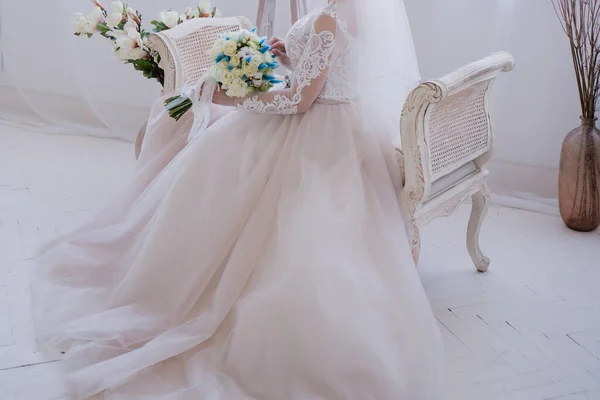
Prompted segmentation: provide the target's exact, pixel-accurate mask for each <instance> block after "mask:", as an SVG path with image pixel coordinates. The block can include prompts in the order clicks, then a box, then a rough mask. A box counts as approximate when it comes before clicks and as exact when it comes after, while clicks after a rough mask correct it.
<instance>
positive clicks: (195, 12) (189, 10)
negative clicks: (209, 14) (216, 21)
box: [183, 7, 200, 19]
mask: <svg viewBox="0 0 600 400" xmlns="http://www.w3.org/2000/svg"><path fill="white" fill-rule="evenodd" d="M183 13H184V14H185V16H186V17H187V19H193V18H200V10H199V9H198V7H186V8H185V10H184V12H183Z"/></svg>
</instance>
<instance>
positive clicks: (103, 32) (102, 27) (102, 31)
mask: <svg viewBox="0 0 600 400" xmlns="http://www.w3.org/2000/svg"><path fill="white" fill-rule="evenodd" d="M110 30H111V29H110V28H109V27H108V25H106V23H104V22H101V23H99V24H98V31H100V34H101V35H104V36H106V34H107V33H108V32H110Z"/></svg>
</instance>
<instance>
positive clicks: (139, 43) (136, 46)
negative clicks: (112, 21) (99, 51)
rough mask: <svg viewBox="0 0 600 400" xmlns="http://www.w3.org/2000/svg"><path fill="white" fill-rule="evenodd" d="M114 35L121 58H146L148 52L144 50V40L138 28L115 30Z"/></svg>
mask: <svg viewBox="0 0 600 400" xmlns="http://www.w3.org/2000/svg"><path fill="white" fill-rule="evenodd" d="M113 35H114V38H115V52H116V54H117V56H118V57H119V58H120V59H121V60H123V61H129V60H139V59H141V58H145V57H146V55H147V54H148V53H146V51H145V50H144V41H143V40H142V36H141V35H140V33H139V32H138V31H137V29H134V28H127V29H126V30H125V31H121V30H115V31H113Z"/></svg>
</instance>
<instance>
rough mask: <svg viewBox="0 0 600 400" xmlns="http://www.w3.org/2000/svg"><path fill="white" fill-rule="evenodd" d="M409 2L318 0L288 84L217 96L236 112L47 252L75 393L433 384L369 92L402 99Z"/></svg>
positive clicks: (413, 277)
mask: <svg viewBox="0 0 600 400" xmlns="http://www.w3.org/2000/svg"><path fill="white" fill-rule="evenodd" d="M402 12H403V5H402V2H401V1H400V0H380V1H378V2H377V5H373V3H372V2H371V0H330V1H329V2H328V4H326V5H324V6H323V7H318V8H315V9H314V10H312V11H311V12H310V13H309V14H308V15H307V16H306V17H305V18H303V19H301V20H300V21H298V23H296V24H295V25H294V26H293V28H292V29H291V30H290V32H289V33H288V35H287V37H286V39H285V47H284V46H283V45H282V43H278V44H277V43H276V44H275V47H276V48H278V49H279V50H280V55H281V61H282V62H287V63H288V65H289V67H290V68H291V69H292V71H293V72H292V79H291V82H292V83H291V87H290V88H287V89H282V90H277V91H272V92H267V93H261V94H258V95H251V96H250V97H248V98H246V99H242V100H240V101H234V100H233V99H231V98H228V97H226V96H225V95H224V94H223V93H221V92H216V93H215V94H214V99H213V101H214V102H215V103H216V104H220V105H224V106H235V107H237V110H233V111H230V112H229V113H227V114H225V115H223V116H222V117H221V118H219V119H217V120H216V121H214V123H213V124H212V125H211V126H210V127H209V128H207V129H206V130H202V131H201V132H191V133H192V134H194V137H195V139H194V140H191V141H190V142H189V143H188V144H187V145H186V146H185V148H184V149H183V150H181V151H180V152H173V153H172V154H171V155H170V156H169V155H164V156H161V157H163V158H162V159H161V160H158V161H157V164H155V165H153V166H152V168H154V169H153V170H152V171H154V172H152V171H150V170H147V169H144V168H142V170H140V172H139V173H138V174H137V175H136V177H135V179H134V181H133V184H132V185H131V186H130V187H129V188H128V189H127V190H126V191H124V192H123V193H121V194H120V195H119V196H117V198H116V199H115V200H114V201H113V202H112V203H111V204H109V205H107V206H106V207H105V208H104V209H103V210H102V211H100V212H99V213H98V214H97V215H96V216H94V217H93V218H92V219H91V220H90V221H89V222H88V223H87V224H85V225H84V226H82V227H81V228H80V229H78V230H77V231H76V232H74V233H73V234H71V235H70V236H68V237H66V238H63V239H61V240H59V241H58V242H56V243H54V244H52V245H51V246H50V247H49V248H48V249H47V250H46V251H45V252H44V253H43V255H42V256H41V258H40V259H39V262H38V265H37V267H36V268H35V270H34V276H33V282H32V296H33V314H34V322H35V326H36V331H37V335H38V339H39V341H40V342H41V343H42V344H43V345H45V346H47V347H49V348H52V349H56V350H58V351H61V352H63V353H65V357H64V360H63V361H62V362H61V364H62V365H64V367H65V368H66V369H67V378H68V383H69V390H70V394H71V395H72V396H73V398H76V399H85V398H89V397H96V396H101V397H102V398H104V399H110V400H136V399H139V400H142V399H144V400H146V399H147V400H150V399H161V400H192V399H194V400H209V399H210V400H309V399H315V400H316V399H321V400H325V399H326V400H429V399H438V398H439V397H438V396H439V391H438V389H439V381H440V380H441V376H440V369H441V358H442V353H443V348H442V344H441V340H440V336H439V332H438V330H437V325H436V321H435V319H434V317H433V315H432V312H431V309H430V307H429V304H428V301H427V298H426V296H425V294H424V291H423V288H422V286H421V284H420V281H419V277H418V274H417V271H416V268H415V265H414V263H413V261H412V258H411V251H410V247H409V241H408V237H407V232H406V223H405V222H406V221H405V220H404V219H403V216H402V215H403V214H402V207H401V206H402V204H401V201H399V199H401V184H400V177H399V176H398V171H397V167H396V165H395V160H394V154H393V146H392V145H391V143H390V139H389V138H390V136H391V134H392V133H393V132H394V131H395V129H396V128H395V127H393V126H392V127H391V128H390V127H388V125H386V124H385V123H384V119H383V118H382V117H381V116H378V115H377V114H373V113H372V111H370V107H369V106H368V105H366V104H365V103H366V102H370V103H372V104H371V105H377V104H381V102H380V103H377V100H384V99H385V93H386V92H387V93H389V94H390V95H391V97H388V100H389V98H392V99H395V101H397V102H398V101H400V100H399V96H400V91H401V90H402V89H400V88H399V87H400V86H401V85H400V86H399V85H398V83H399V82H402V81H403V82H404V83H406V76H404V77H401V76H399V75H402V71H400V70H399V69H398V68H399V67H400V66H401V65H402V63H394V62H392V58H394V57H396V56H398V54H395V53H394V49H395V46H394V43H398V41H397V37H396V38H395V37H393V36H382V35H387V34H388V33H390V34H391V32H393V31H394V29H396V28H397V26H399V25H401V24H400V23H399V21H400V22H401V20H399V19H398V18H400V17H401V16H402ZM388 29H389V31H388ZM405 34H406V32H405ZM284 49H285V50H287V51H285V50H284ZM394 73H395V75H394ZM379 77H381V78H384V79H383V80H378V79H377V78H379ZM413 78H414V77H413ZM382 88H383V89H382ZM363 89H364V90H363ZM395 90H397V91H398V92H394V91H395ZM386 101H387V100H386ZM384 102H385V101H384ZM166 118H168V117H166ZM170 158H172V160H170ZM168 161H170V162H168ZM161 163H164V164H165V166H164V168H162V167H159V165H160V164H161ZM166 164H168V165H166ZM157 171H160V172H157Z"/></svg>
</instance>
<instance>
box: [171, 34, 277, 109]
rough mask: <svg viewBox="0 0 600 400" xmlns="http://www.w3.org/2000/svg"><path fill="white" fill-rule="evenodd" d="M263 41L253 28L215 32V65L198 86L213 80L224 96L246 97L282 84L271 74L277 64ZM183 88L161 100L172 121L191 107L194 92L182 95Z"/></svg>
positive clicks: (212, 53)
mask: <svg viewBox="0 0 600 400" xmlns="http://www.w3.org/2000/svg"><path fill="white" fill-rule="evenodd" d="M266 40H267V38H259V37H258V35H257V34H256V28H254V29H252V30H247V29H242V30H240V31H237V32H230V33H225V34H221V35H219V37H218V39H217V41H216V42H215V44H214V46H213V48H212V50H211V57H212V58H213V59H214V60H215V64H214V65H213V66H212V67H211V68H210V69H209V70H208V71H207V74H206V75H205V76H204V77H203V79H201V81H200V84H199V85H198V86H201V85H202V83H204V82H206V81H207V80H208V79H213V80H214V81H216V82H217V83H218V84H219V86H220V89H222V90H225V91H226V92H225V93H226V94H227V96H230V97H246V96H247V95H249V94H250V93H252V92H255V91H261V92H266V91H268V90H269V89H271V88H272V87H273V85H275V84H278V83H282V82H283V81H281V80H279V79H277V78H275V77H274V76H273V75H271V74H272V71H273V69H275V68H277V67H279V64H278V63H277V61H276V57H275V56H274V55H273V53H271V51H270V50H271V47H270V46H269V45H267V44H266ZM198 89H199V88H198ZM187 91H188V90H187V89H184V93H182V95H180V96H175V97H171V98H169V99H167V100H166V101H165V105H166V106H167V108H168V111H169V115H170V116H171V117H173V118H174V119H175V120H179V118H181V116H182V115H183V114H185V113H186V112H187V111H188V110H189V109H190V108H191V107H192V99H191V97H192V96H194V93H193V92H192V93H188V94H186V93H185V92H187Z"/></svg>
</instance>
